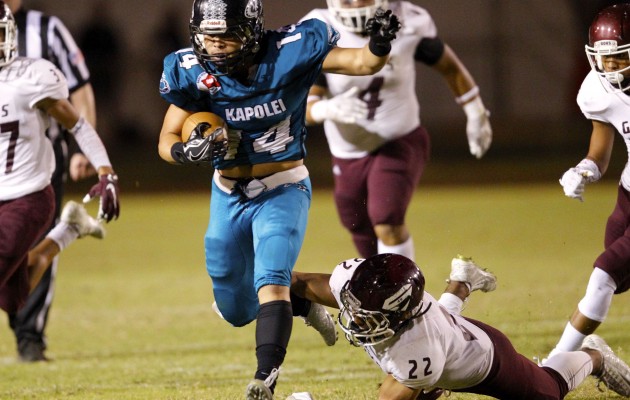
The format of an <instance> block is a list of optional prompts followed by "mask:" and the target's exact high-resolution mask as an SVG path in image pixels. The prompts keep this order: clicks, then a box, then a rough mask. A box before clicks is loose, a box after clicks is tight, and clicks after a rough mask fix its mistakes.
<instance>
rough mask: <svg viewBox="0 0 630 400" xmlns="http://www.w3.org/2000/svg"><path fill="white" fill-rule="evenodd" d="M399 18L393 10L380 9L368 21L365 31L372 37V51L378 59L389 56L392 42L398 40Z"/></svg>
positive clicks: (370, 44)
mask: <svg viewBox="0 0 630 400" xmlns="http://www.w3.org/2000/svg"><path fill="white" fill-rule="evenodd" d="M400 26H401V25H400V21H398V17H397V16H396V15H394V14H392V11H391V10H387V11H385V10H383V9H382V8H378V9H377V10H376V12H375V13H374V16H373V17H372V18H370V19H368V20H367V22H366V24H365V30H366V32H367V34H368V35H369V36H370V43H369V47H370V51H371V52H372V54H374V55H375V56H378V57H383V56H386V55H388V54H389V52H390V51H391V49H392V44H391V42H392V40H394V39H396V32H398V31H399V30H400Z"/></svg>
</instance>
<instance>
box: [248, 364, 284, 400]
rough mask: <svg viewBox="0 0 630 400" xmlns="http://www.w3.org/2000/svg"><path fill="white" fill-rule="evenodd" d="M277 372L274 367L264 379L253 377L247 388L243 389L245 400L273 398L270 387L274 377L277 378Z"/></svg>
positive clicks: (273, 382)
mask: <svg viewBox="0 0 630 400" xmlns="http://www.w3.org/2000/svg"><path fill="white" fill-rule="evenodd" d="M279 373H280V371H279V370H278V369H277V368H274V369H273V371H271V374H269V376H268V377H267V379H265V380H264V381H263V380H260V379H254V380H252V381H251V382H249V385H247V389H245V400H273V392H272V391H271V388H272V387H273V385H274V384H275V382H276V379H278V374H279Z"/></svg>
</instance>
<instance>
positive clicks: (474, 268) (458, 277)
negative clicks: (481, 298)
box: [446, 255, 497, 293]
mask: <svg viewBox="0 0 630 400" xmlns="http://www.w3.org/2000/svg"><path fill="white" fill-rule="evenodd" d="M451 281H455V282H463V283H465V284H466V286H468V289H469V290H470V292H471V293H472V292H474V291H475V290H481V291H482V292H491V291H493V290H494V289H496V288H497V277H496V276H494V274H492V273H490V272H488V271H487V270H486V269H482V268H480V267H479V266H478V265H477V264H475V262H474V261H473V260H472V258H470V257H464V256H462V255H457V257H455V258H453V260H452V261H451V275H450V276H449V278H448V279H447V280H446V282H447V283H450V282H451Z"/></svg>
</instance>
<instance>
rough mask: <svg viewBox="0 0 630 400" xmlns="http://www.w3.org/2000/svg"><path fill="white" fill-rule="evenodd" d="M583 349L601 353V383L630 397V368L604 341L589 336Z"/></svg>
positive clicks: (595, 336)
mask: <svg viewBox="0 0 630 400" xmlns="http://www.w3.org/2000/svg"><path fill="white" fill-rule="evenodd" d="M582 349H591V350H597V351H599V352H600V353H601V355H602V363H603V365H602V372H601V373H600V374H599V375H598V376H597V378H598V379H599V382H600V383H604V385H606V387H607V388H608V389H610V390H612V391H613V392H615V393H617V394H620V395H621V396H625V397H630V367H628V365H627V364H626V363H625V362H623V360H621V359H620V358H619V357H617V355H616V354H615V353H614V352H613V351H612V349H611V348H610V346H608V345H607V344H606V342H605V341H604V339H602V338H601V337H599V336H597V335H588V336H587V337H585V338H584V341H582ZM598 388H599V384H598ZM600 390H601V389H600Z"/></svg>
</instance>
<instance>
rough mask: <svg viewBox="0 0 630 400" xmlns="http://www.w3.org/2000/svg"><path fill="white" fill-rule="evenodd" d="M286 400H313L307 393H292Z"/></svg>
mask: <svg viewBox="0 0 630 400" xmlns="http://www.w3.org/2000/svg"><path fill="white" fill-rule="evenodd" d="M286 400H314V399H313V395H312V394H310V393H309V392H298V393H293V394H291V396H289V397H287V398H286Z"/></svg>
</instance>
